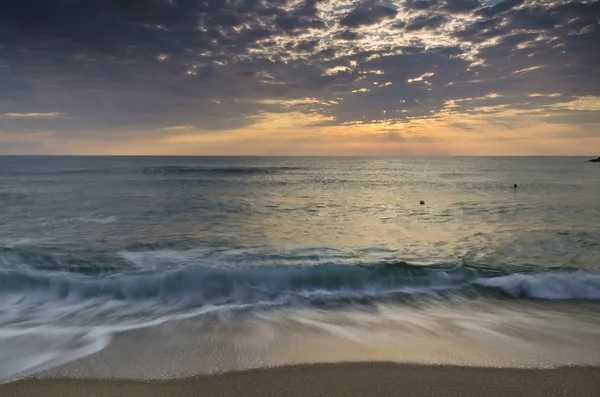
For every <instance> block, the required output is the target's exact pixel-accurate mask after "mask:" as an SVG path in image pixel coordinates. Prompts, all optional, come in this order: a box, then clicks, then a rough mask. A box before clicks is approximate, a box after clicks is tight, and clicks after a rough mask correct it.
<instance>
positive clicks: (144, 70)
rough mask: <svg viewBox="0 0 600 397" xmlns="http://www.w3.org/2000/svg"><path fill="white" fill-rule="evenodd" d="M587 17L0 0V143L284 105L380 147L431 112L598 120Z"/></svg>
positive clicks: (469, 6) (464, 123)
mask: <svg viewBox="0 0 600 397" xmlns="http://www.w3.org/2000/svg"><path fill="white" fill-rule="evenodd" d="M599 21H600V1H559V0H503V1H483V2H480V1H478V0H429V1H426V0H403V1H391V0H388V1H374V0H367V1H354V0H339V1H335V0H303V1H295V0H203V1H198V0H155V1H145V0H131V1H106V0H89V1H86V2H81V1H76V0H5V1H3V2H1V3H0V134H1V135H0V145H2V142H1V141H2V140H3V139H4V142H5V143H6V146H5V147H9V145H8V142H11V145H12V146H11V147H16V146H18V147H22V146H23V144H24V143H23V142H25V141H26V138H25V137H26V136H27V135H28V134H29V135H31V134H43V133H52V134H53V136H54V137H55V138H56V139H62V140H86V139H95V140H98V139H106V140H113V141H114V140H119V139H132V140H134V139H161V138H164V137H169V136H172V135H179V134H181V131H182V130H186V128H187V130H186V131H188V132H193V133H194V134H196V135H199V134H207V135H211V134H218V133H219V131H232V130H239V129H244V128H246V129H248V128H254V127H255V126H257V125H258V124H260V123H261V122H264V121H265V120H266V119H267V118H268V119H269V120H274V119H275V118H274V115H277V114H279V115H283V114H290V113H294V114H298V115H300V116H302V117H304V118H305V119H306V120H307V121H306V122H305V123H304V124H303V126H304V127H305V128H307V129H310V128H323V127H343V126H346V127H348V126H356V125H363V126H372V125H376V126H377V125H383V126H385V128H386V130H385V131H384V132H381V131H380V133H382V134H387V135H385V136H386V137H388V138H389V137H390V136H392V137H393V138H394V139H392V140H393V141H395V142H397V141H398V139H399V137H400V136H401V134H400V133H398V132H397V131H399V129H400V130H402V131H409V130H410V129H411V128H415V127H417V126H419V125H420V123H423V122H425V121H430V122H431V121H432V120H433V121H438V122H444V123H448V125H452V126H453V128H455V129H459V130H464V131H473V130H474V129H475V130H476V129H477V128H476V125H477V123H479V122H481V121H482V120H483V121H485V122H486V123H497V124H502V125H503V126H505V128H512V127H515V126H524V125H526V124H527V123H528V122H532V120H535V121H536V122H543V123H546V124H556V125H574V124H586V125H592V126H598V124H600V108H599V107H598V103H600V101H598V97H600V68H599V67H598V65H600V51H598V50H597V48H598V43H599V42H600V24H599ZM586 98H587V99H586ZM586 101H587V102H586ZM582 103H585V104H586V105H585V106H583V105H582ZM458 119H460V120H461V121H460V122H458V121H457V120H458ZM393 129H396V130H393ZM390 131H391V132H390ZM394 131H396V132H394ZM390 134H391V135H390ZM399 134H400V135H399ZM16 136H18V137H19V138H15V137H16ZM7 137H8V138H7ZM388 138H386V139H388ZM17 143H19V144H17ZM7 151H9V150H7Z"/></svg>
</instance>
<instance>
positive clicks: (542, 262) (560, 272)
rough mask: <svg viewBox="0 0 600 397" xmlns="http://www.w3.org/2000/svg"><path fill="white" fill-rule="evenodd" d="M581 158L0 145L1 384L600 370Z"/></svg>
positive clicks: (598, 290) (596, 220) (595, 244)
mask: <svg viewBox="0 0 600 397" xmlns="http://www.w3.org/2000/svg"><path fill="white" fill-rule="evenodd" d="M586 160H587V158H583V157H444V158H441V157H440V158H438V157H414V158H413V157H404V158H371V157H364V158H360V157H347V158H343V157H335V158H333V157H332V158H327V157H66V156H65V157H62V156H4V157H0V381H10V380H14V379H17V378H22V377H26V376H60V377H86V378H123V379H166V378H177V377H184V376H191V375H195V374H206V373H215V372H223V371H229V370H238V369H246V368H256V367H269V366H276V365H282V364H295V363H306V362H332V361H393V362H407V363H425V364H458V365H475V366H496V367H555V366H560V365H599V364H600V344H599V343H598V340H600V339H599V338H600V168H599V166H598V164H594V163H588V162H586ZM514 184H518V187H517V188H514V187H513V185H514ZM421 201H424V204H420V202H421Z"/></svg>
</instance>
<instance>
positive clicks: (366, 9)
mask: <svg viewBox="0 0 600 397" xmlns="http://www.w3.org/2000/svg"><path fill="white" fill-rule="evenodd" d="M396 14H398V11H396V10H394V9H392V8H389V7H387V6H384V5H380V4H377V3H376V2H375V1H372V0H367V1H365V2H364V3H362V4H360V5H359V6H358V7H356V8H355V9H353V10H352V11H350V12H349V13H348V14H347V15H346V16H345V17H343V18H342V19H341V20H340V25H342V26H347V27H350V28H356V27H359V26H363V25H373V24H375V23H378V22H380V21H382V20H384V19H387V18H394V17H395V16H396Z"/></svg>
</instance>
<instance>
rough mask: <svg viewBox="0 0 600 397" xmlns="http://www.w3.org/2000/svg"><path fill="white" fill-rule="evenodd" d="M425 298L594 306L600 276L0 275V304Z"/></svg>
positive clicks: (209, 271)
mask: <svg viewBox="0 0 600 397" xmlns="http://www.w3.org/2000/svg"><path fill="white" fill-rule="evenodd" d="M423 296H426V297H448V296H487V297H490V298H503V299H507V298H513V299H515V298H517V299H518V298H533V299H546V300H569V299H583V300H599V299H600V274H598V273H592V272H585V271H582V270H574V269H572V270H565V269H559V270H552V269H549V270H547V271H545V272H523V273H511V274H499V270H498V269H490V268H477V267H466V266H437V267H434V266H413V265H410V264H408V263H405V262H392V263H383V264H372V265H357V266H353V265H336V264H324V265H313V266H235V267H203V266H195V267H187V268H179V269H172V270H168V271H152V272H145V273H144V272H141V273H140V272H138V273H129V274H127V273H119V274H112V275H85V274H73V273H67V272H63V273H53V274H48V273H47V272H43V271H31V270H28V271H24V270H22V269H4V270H0V299H7V300H12V299H15V298H18V299H21V300H25V301H28V302H30V303H35V302H36V301H37V300H39V301H40V302H50V301H53V302H58V301H63V300H68V301H78V302H82V301H86V300H97V299H101V300H104V301H115V302H125V303H126V302H129V303H136V302H137V303H139V302H147V301H152V302H153V303H154V304H161V305H166V306H170V305H172V306H176V307H178V308H181V309H182V308H184V307H185V308H197V307H202V306H205V305H225V304H227V305H232V304H234V305H253V304H259V303H269V304H271V303H272V304H277V305H297V304H319V303H331V302H338V301H340V300H342V301H343V300H352V299H357V300H362V301H378V300H384V299H393V300H407V299H409V300H414V299H418V298H419V297H423ZM11 297H12V298H11Z"/></svg>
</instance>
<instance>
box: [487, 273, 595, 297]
mask: <svg viewBox="0 0 600 397" xmlns="http://www.w3.org/2000/svg"><path fill="white" fill-rule="evenodd" d="M476 284H479V285H483V286H486V287H495V288H500V289H501V290H502V291H504V292H506V293H507V294H510V295H513V296H517V297H519V296H525V297H529V298H538V299H550V300H565V299H591V300H595V299H600V274H595V273H588V272H583V271H577V272H569V273H539V274H510V275H508V276H502V277H494V278H487V279H485V278H484V279H479V280H477V281H476Z"/></svg>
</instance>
